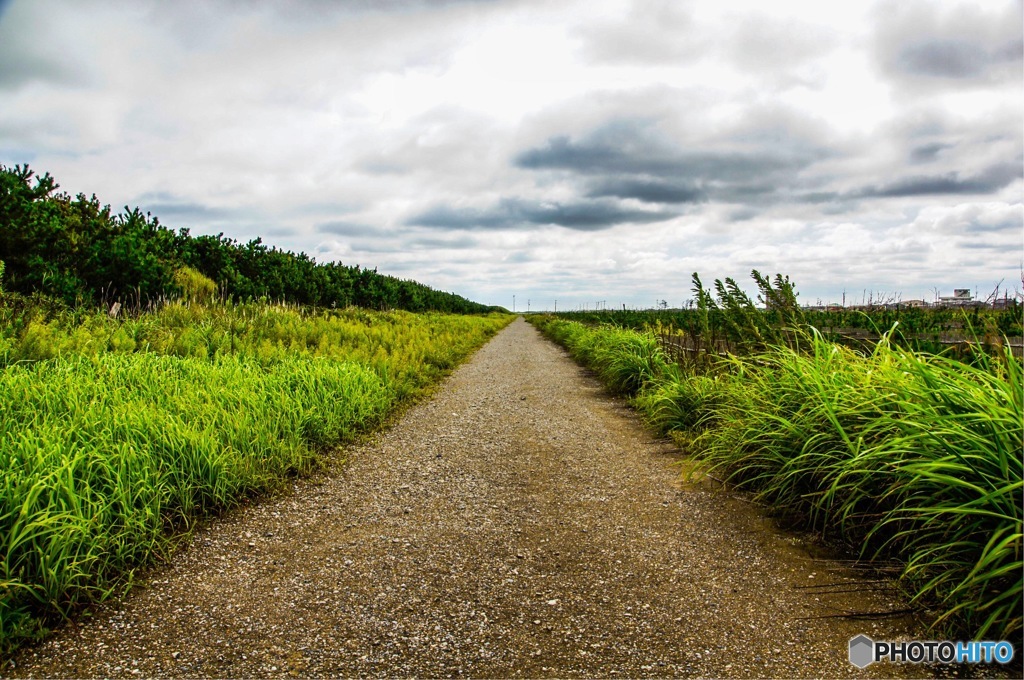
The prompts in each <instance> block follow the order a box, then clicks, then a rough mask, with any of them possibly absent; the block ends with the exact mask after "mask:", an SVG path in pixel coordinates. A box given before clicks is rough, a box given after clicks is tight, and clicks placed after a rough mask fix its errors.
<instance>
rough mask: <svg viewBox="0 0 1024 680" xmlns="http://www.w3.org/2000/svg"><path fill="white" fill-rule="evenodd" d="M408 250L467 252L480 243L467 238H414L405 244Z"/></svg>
mask: <svg viewBox="0 0 1024 680" xmlns="http://www.w3.org/2000/svg"><path fill="white" fill-rule="evenodd" d="M406 245H407V246H409V247H410V248H418V249H426V250H432V249H434V248H440V249H443V250H468V249H470V248H476V247H478V246H479V245H480V241H478V240H477V239H475V238H470V237H469V236H460V237H456V238H414V239H411V240H409V241H407V242H406Z"/></svg>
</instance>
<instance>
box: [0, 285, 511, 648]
mask: <svg viewBox="0 0 1024 680" xmlns="http://www.w3.org/2000/svg"><path fill="white" fill-rule="evenodd" d="M22 311H24V310H22ZM3 313H4V310H3V309H2V308H0V316H2V314H3ZM7 313H8V318H7V322H8V323H7V324H6V325H5V326H0V328H2V329H3V331H2V332H0V338H3V339H4V344H3V346H2V347H0V357H2V358H3V364H4V367H3V368H2V369H0V475H2V477H0V653H3V652H6V651H9V650H10V649H12V648H13V647H14V646H16V645H18V644H20V643H21V642H22V641H23V640H25V639H27V638H31V637H35V636H38V635H39V634H40V633H41V632H42V631H43V630H44V629H45V627H46V626H48V625H50V624H51V623H53V622H54V621H56V620H59V619H61V618H62V617H67V616H70V615H71V614H72V613H73V612H74V611H75V610H76V609H77V608H78V607H80V606H81V605H82V604H83V603H87V602H92V601H96V600H101V599H103V598H104V597H107V596H108V595H109V594H110V593H112V592H119V591H121V590H123V589H124V588H125V587H126V586H127V585H129V584H130V582H131V578H132V573H133V570H134V569H136V568H138V567H140V566H142V565H145V564H147V563H150V562H152V560H153V559H154V558H156V557H158V556H160V555H163V554H167V553H168V551H169V550H170V549H171V547H172V546H173V545H174V544H175V543H176V540H177V538H176V537H177V536H179V535H180V534H181V532H182V531H187V530H188V528H189V527H190V526H192V525H193V524H194V522H195V521H196V520H197V519H199V518H202V517H207V516H210V515H213V514H216V513H218V512H220V511H222V510H224V509H226V508H230V507H233V506H235V505H237V504H238V503H240V502H242V501H243V500H244V499H246V498H249V497H251V496H253V495H254V494H259V493H263V492H266V491H268V490H273V489H275V488H277V487H279V486H280V485H281V484H282V480H284V479H286V478H288V477H289V476H291V475H294V474H296V473H301V472H305V471H308V470H309V469H310V468H311V467H312V466H313V465H315V464H316V460H317V456H318V454H320V453H322V452H323V451H324V450H325V449H328V448H330V447H334V446H337V445H338V444H341V443H344V442H345V441H347V440H348V439H350V438H351V437H352V436H353V434H354V433H357V432H359V431H362V430H365V429H367V428H370V427H373V426H374V425H376V424H378V423H379V422H380V421H381V419H383V418H384V417H386V416H387V415H388V414H389V413H391V412H392V411H393V410H394V409H395V407H396V406H397V405H398V404H400V403H401V402H402V401H403V400H404V399H407V398H409V397H411V396H414V395H416V394H419V393H421V392H422V391H423V390H424V389H427V388H429V386H430V385H431V384H432V383H433V382H434V381H436V379H437V378H438V377H440V376H441V375H442V374H443V373H444V372H445V371H446V370H448V369H450V368H451V367H453V366H454V365H456V363H458V362H459V361H461V360H462V359H463V358H464V357H465V356H467V355H468V354H469V353H470V352H471V351H472V350H473V349H475V348H476V347H478V346H480V345H481V344H482V343H483V342H484V341H485V340H486V339H487V338H488V337H490V336H491V335H493V334H494V333H495V332H496V331H497V330H498V329H499V328H500V327H502V326H503V325H504V324H506V323H507V322H508V321H509V320H510V319H511V317H508V316H504V317H502V316H491V317H459V316H454V315H451V316H449V315H413V314H408V313H394V314H374V313H367V312H361V311H345V312H334V313H309V312H303V311H302V310H298V309H294V308H272V307H260V306H257V305H249V306H243V307H229V306H221V307H214V308H206V307H188V306H184V305H175V306H170V307H167V308H165V309H163V310H161V311H160V312H159V313H157V314H154V315H144V316H142V317H139V318H137V319H129V320H126V321H117V320H113V319H109V318H108V317H106V316H105V315H95V314H93V315H84V316H83V315H62V314H56V315H52V314H41V313H39V312H38V310H35V311H33V310H28V317H27V318H26V317H24V316H22V317H17V318H16V317H15V315H16V314H17V313H19V312H18V311H17V310H14V311H12V310H7Z"/></svg>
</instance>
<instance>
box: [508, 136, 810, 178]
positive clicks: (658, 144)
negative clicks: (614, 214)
mask: <svg viewBox="0 0 1024 680" xmlns="http://www.w3.org/2000/svg"><path fill="white" fill-rule="evenodd" d="M647 127H648V125H647V124H646V123H643V122H641V123H636V122H632V121H616V122H613V123H610V124H608V125H607V126H605V127H603V128H601V129H600V130H598V131H596V132H595V133H594V134H592V135H590V136H588V137H585V138H584V139H582V140H580V141H574V140H572V139H570V138H569V137H567V136H557V137H552V138H550V139H549V140H548V142H547V144H546V145H545V146H543V147H540V148H534V149H529V150H527V151H524V152H522V153H520V154H519V155H518V156H516V158H515V159H514V162H515V164H516V165H517V166H518V167H520V168H525V169H530V170H568V171H571V172H574V173H578V174H583V175H598V174H600V175H603V174H615V175H660V176H670V177H678V178H684V179H688V180H707V181H720V182H736V181H739V180H749V179H753V178H757V177H763V176H764V175H766V174H774V173H778V172H781V171H794V170H796V169H798V168H800V167H803V166H805V165H808V164H809V163H810V162H811V161H812V160H813V159H812V158H810V157H808V155H807V154H806V153H805V152H804V151H803V150H799V149H795V150H794V149H790V148H786V147H784V146H783V147H779V148H777V149H775V150H773V151H762V150H753V151H732V150H725V149H723V150H712V151H686V150H682V149H679V148H678V147H677V144H676V143H675V142H674V141H673V140H671V139H665V138H659V137H660V135H658V134H657V133H654V132H652V131H650V130H648V129H646V128H647ZM723 146H724V145H723Z"/></svg>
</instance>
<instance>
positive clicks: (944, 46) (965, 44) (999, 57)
mask: <svg viewBox="0 0 1024 680" xmlns="http://www.w3.org/2000/svg"><path fill="white" fill-rule="evenodd" d="M1022 52H1024V43H1022V42H1021V41H1020V40H1016V41H1012V42H1009V43H1005V44H1004V45H1002V46H997V47H996V49H988V48H987V47H986V46H985V45H982V44H979V43H976V42H969V41H966V40H948V39H939V40H927V41H922V42H919V43H914V44H911V45H907V46H906V47H904V48H902V49H901V50H900V51H899V52H898V53H897V56H896V61H895V66H896V68H897V69H899V70H901V71H904V72H906V73H911V74H915V75H921V76H931V77H936V78H977V77H979V76H981V75H983V74H984V73H985V72H986V70H987V69H988V68H989V66H992V65H998V64H1002V63H1005V62H1012V61H1016V60H1018V59H1019V58H1020V55H1021V53H1022Z"/></svg>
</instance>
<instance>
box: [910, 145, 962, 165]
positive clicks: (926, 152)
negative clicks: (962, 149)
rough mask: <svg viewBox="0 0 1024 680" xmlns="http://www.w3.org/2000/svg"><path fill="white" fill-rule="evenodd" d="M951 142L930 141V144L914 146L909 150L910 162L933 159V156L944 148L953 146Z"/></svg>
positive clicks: (922, 161)
mask: <svg viewBox="0 0 1024 680" xmlns="http://www.w3.org/2000/svg"><path fill="white" fill-rule="evenodd" d="M953 146H954V145H953V144H944V143H942V142H932V143H930V144H922V145H921V146H915V147H914V148H913V149H911V150H910V162H911V163H928V162H930V161H933V160H935V158H936V157H937V156H938V155H939V153H941V152H942V151H945V150H946V149H951V148H953Z"/></svg>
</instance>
